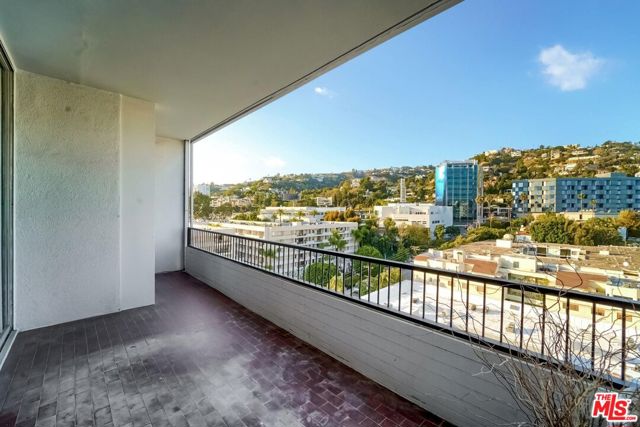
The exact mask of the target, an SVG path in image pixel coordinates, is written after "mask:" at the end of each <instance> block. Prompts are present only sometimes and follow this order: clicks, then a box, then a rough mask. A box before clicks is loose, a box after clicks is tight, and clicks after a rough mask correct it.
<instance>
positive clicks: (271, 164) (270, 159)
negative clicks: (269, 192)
mask: <svg viewBox="0 0 640 427" xmlns="http://www.w3.org/2000/svg"><path fill="white" fill-rule="evenodd" d="M263 163H264V165H265V166H267V167H268V168H271V169H280V168H283V167H284V165H286V164H287V163H286V162H285V161H284V160H282V159H281V158H280V157H276V156H267V157H265V158H264V159H263Z"/></svg>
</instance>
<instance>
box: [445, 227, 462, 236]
mask: <svg viewBox="0 0 640 427" xmlns="http://www.w3.org/2000/svg"><path fill="white" fill-rule="evenodd" d="M444 234H445V235H446V237H447V239H453V238H455V237H457V236H459V235H460V228H458V227H456V226H455V225H449V226H448V227H445V229H444Z"/></svg>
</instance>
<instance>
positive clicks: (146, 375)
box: [0, 273, 448, 427]
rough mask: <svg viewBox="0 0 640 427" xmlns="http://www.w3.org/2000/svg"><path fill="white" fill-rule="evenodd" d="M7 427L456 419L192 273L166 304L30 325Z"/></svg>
mask: <svg viewBox="0 0 640 427" xmlns="http://www.w3.org/2000/svg"><path fill="white" fill-rule="evenodd" d="M0 407H1V408H2V409H1V410H0V426H2V427H4V426H13V425H16V426H19V427H34V426H37V427H53V426H69V427H72V426H95V427H102V426H114V427H120V426H133V427H137V426H140V427H143V426H148V425H153V426H154V427H155V426H174V427H183V426H189V427H205V426H215V427H223V426H235V427H243V426H260V425H264V426H283V427H284V426H287V427H294V426H336V427H337V426H402V427H412V426H441V425H448V424H447V423H445V422H443V421H441V420H440V419H438V418H437V417H436V416H434V415H432V414H430V413H428V412H427V411H425V410H424V409H421V408H420V407H418V406H416V405H415V404H413V403H411V402H408V401H407V400H405V399H403V398H401V397H399V396H398V395H396V394H394V393H392V392H390V391H389V390H387V389H385V388H383V387H381V386H379V385H378V384H376V383H374V382H373V381H371V380H370V379H368V378H366V377H364V376H363V375H361V374H359V373H357V372H355V371H354V370H352V369H350V368H348V367H346V366H345V365H343V364H342V363H340V362H339V361H337V360H335V359H333V358H331V357H329V356H327V355H326V354H324V353H322V352H320V351H318V350H316V349H315V348H313V347H311V346H310V345H308V344H306V343H305V342H303V341H301V340H300V339H298V338H296V337H294V336H293V335H291V334H290V333H288V332H287V331H285V330H283V329H281V328H279V327H277V326H276V325H274V324H273V323H271V322H269V321H267V320H265V319H263V318H262V317H260V316H258V315H256V314H254V313H252V312H251V311H249V310H247V309H246V308H244V307H242V306H241V305H239V304H237V303H236V302H234V301H232V300H230V299H229V298H227V297H225V296H224V295H222V294H220V292H218V291H216V290H213V289H211V288H210V287H208V286H207V285H205V284H203V283H202V282H200V281H199V280H196V279H194V278H193V277H191V276H189V275H187V274H185V273H168V274H160V275H158V276H156V304H155V305H153V306H148V307H142V308H136V309H132V310H127V311H123V312H120V313H116V314H109V315H105V316H99V317H94V318H90V319H85V320H79V321H75V322H70V323H64V324H61V325H56V326H50V327H46V328H41V329H35V330H32V331H28V332H24V333H21V334H19V335H18V338H17V340H16V342H15V343H14V346H13V350H12V352H11V354H10V356H9V358H8V360H7V361H6V363H5V365H4V367H3V369H2V371H0Z"/></svg>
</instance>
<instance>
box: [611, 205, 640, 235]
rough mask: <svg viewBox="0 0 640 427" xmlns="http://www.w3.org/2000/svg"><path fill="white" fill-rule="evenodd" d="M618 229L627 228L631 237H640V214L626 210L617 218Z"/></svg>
mask: <svg viewBox="0 0 640 427" xmlns="http://www.w3.org/2000/svg"><path fill="white" fill-rule="evenodd" d="M616 225H617V226H618V227H626V229H627V233H628V235H629V236H630V237H640V213H639V212H636V211H632V210H624V211H622V212H620V213H619V214H618V217H617V218H616Z"/></svg>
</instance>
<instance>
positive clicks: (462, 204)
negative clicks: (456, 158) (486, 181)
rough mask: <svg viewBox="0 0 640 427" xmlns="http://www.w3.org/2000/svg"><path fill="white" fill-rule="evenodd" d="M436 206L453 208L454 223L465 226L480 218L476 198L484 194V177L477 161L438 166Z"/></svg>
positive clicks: (447, 162) (444, 163) (449, 162)
mask: <svg viewBox="0 0 640 427" xmlns="http://www.w3.org/2000/svg"><path fill="white" fill-rule="evenodd" d="M435 184H436V205H439V206H452V207H453V223H454V224H456V225H465V224H470V223H472V222H475V221H476V219H477V218H478V204H477V203H476V198H477V197H478V195H479V194H481V193H482V189H481V186H482V177H481V174H480V169H479V168H478V162H477V161H475V160H469V161H463V162H452V161H446V162H443V163H441V164H440V165H438V167H437V168H436V176H435Z"/></svg>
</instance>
